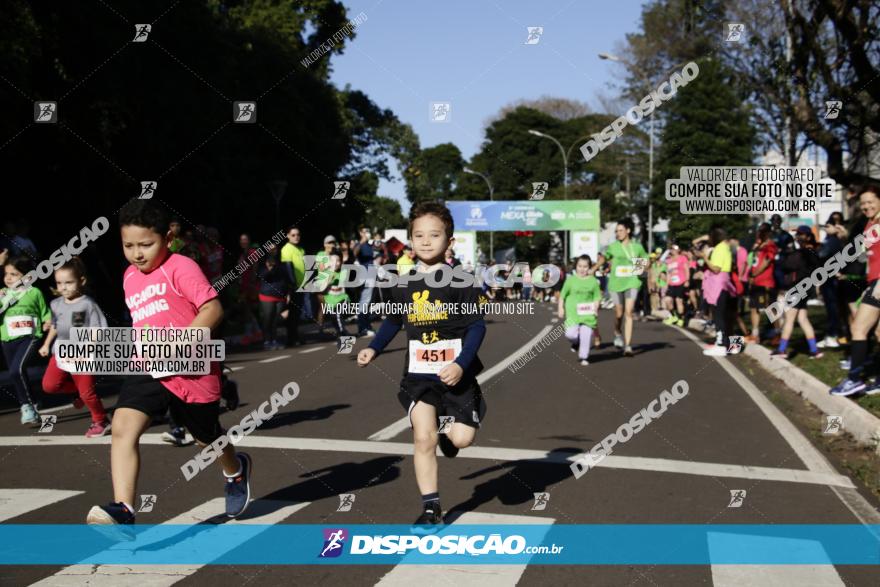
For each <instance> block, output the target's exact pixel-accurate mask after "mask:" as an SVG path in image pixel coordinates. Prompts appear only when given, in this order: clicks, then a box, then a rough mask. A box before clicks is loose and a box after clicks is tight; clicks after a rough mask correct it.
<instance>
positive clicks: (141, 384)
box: [87, 200, 252, 537]
mask: <svg viewBox="0 0 880 587" xmlns="http://www.w3.org/2000/svg"><path fill="white" fill-rule="evenodd" d="M119 224H120V229H121V233H122V247H123V252H124V254H125V258H126V259H127V260H128V261H129V262H130V263H131V266H129V267H128V269H126V271H125V275H124V276H123V281H122V283H123V289H124V290H125V303H126V305H127V306H128V309H129V311H130V312H131V320H132V326H134V327H135V328H167V327H174V328H187V327H190V328H196V327H202V328H205V327H207V328H211V329H213V328H216V327H217V326H218V325H219V324H220V322H221V321H222V320H223V307H222V306H221V305H220V301H219V299H218V298H217V293H216V292H215V291H214V290H213V288H212V287H211V284H210V283H208V280H207V279H206V278H205V275H204V274H203V273H202V271H201V269H199V266H198V265H197V264H196V262H195V261H193V260H192V259H190V258H188V257H184V256H183V255H178V254H176V253H172V252H171V251H170V250H169V249H168V245H169V244H170V243H171V240H172V239H173V234H172V233H171V231H170V230H169V222H168V217H167V215H166V214H165V212H164V210H162V209H160V208H158V207H157V206H155V205H154V204H152V203H150V202H148V201H146V200H135V201H132V202H129V203H128V204H127V205H126V206H124V207H123V208H122V210H121V211H120V213H119ZM166 410H170V412H171V416H172V418H173V419H174V421H175V422H177V423H178V425H182V426H185V427H186V428H187V429H188V430H189V432H190V434H192V435H193V438H195V439H196V441H197V442H198V443H199V444H200V445H202V446H205V445H208V444H211V443H213V442H214V441H215V440H216V439H218V438H220V437H221V436H222V435H223V434H224V430H223V428H222V427H221V426H220V420H219V415H220V366H219V364H218V363H216V362H212V363H211V372H210V373H209V374H208V375H170V376H167V377H162V378H161V379H153V378H152V377H150V376H139V377H133V378H131V380H130V381H129V382H127V383H126V385H125V386H124V387H123V389H122V391H121V392H120V394H119V399H118V400H117V402H116V409H115V411H114V413H113V428H112V431H113V441H112V443H111V447H110V464H111V472H112V477H113V494H114V500H115V501H114V502H112V503H109V504H107V505H105V506H95V507H93V508H92V509H91V511H89V515H88V518H87V522H88V523H89V524H111V525H112V524H133V523H134V509H133V507H132V504H133V503H134V498H135V489H136V485H137V479H138V473H139V470H140V455H139V452H138V444H139V442H140V437H141V435H142V434H143V433H144V432H145V431H146V430H147V428H149V427H150V423H151V422H152V419H153V416H154V415H162V414H164V413H165V411H166ZM218 461H219V462H220V464H221V466H222V467H223V474H224V476H225V477H226V515H227V516H229V517H236V516H238V515H240V514H241V513H242V512H244V510H245V509H246V508H247V506H248V502H249V501H250V476H251V469H252V464H251V459H250V457H249V456H248V455H247V454H245V453H238V454H236V452H235V448H234V447H233V445H232V444H231V443H229V444H227V445H226V446H225V448H224V449H223V452H222V453H221V455H220V456H219V458H218ZM123 534H124V535H125V536H126V537H130V536H131V534H132V533H130V532H124V533H123Z"/></svg>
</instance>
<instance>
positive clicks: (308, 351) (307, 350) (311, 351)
mask: <svg viewBox="0 0 880 587" xmlns="http://www.w3.org/2000/svg"><path fill="white" fill-rule="evenodd" d="M325 348H327V347H325V346H316V347H315V348H311V349H306V350H304V351H300V352H299V354H301V355H307V354H309V353H314V352H315V351H323V350H324V349H325Z"/></svg>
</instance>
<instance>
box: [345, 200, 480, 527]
mask: <svg viewBox="0 0 880 587" xmlns="http://www.w3.org/2000/svg"><path fill="white" fill-rule="evenodd" d="M409 219H410V224H409V228H410V237H411V240H412V243H413V249H414V250H415V252H416V257H417V258H418V260H419V263H418V265H417V266H416V267H415V268H414V269H411V270H410V273H409V275H410V276H411V278H410V281H409V283H408V284H406V285H404V286H401V287H394V288H391V298H392V299H391V301H392V302H393V303H396V304H412V306H410V310H411V311H409V312H407V313H405V314H404V313H400V312H398V313H389V315H388V318H387V319H386V320H385V321H384V322H383V323H382V326H381V328H380V329H379V332H378V333H377V335H376V338H375V339H374V340H373V341H372V342H371V343H370V346H369V347H367V348H365V349H363V350H362V351H361V352H360V353H358V365H359V366H361V367H366V366H367V365H368V364H369V363H370V361H372V360H373V358H375V356H376V355H377V354H378V353H380V352H382V350H383V349H384V348H385V346H386V345H387V344H388V343H389V342H391V340H392V339H393V338H394V336H395V335H396V334H397V332H398V331H399V330H400V328H401V326H404V315H405V316H406V322H405V329H406V336H407V340H408V348H409V352H408V353H407V355H406V359H405V363H404V376H403V381H402V382H401V384H400V393H399V394H398V399H399V400H400V402H401V404H402V405H403V406H404V408H405V409H406V410H407V412H408V413H409V418H410V423H411V424H412V427H413V464H414V466H415V473H416V481H417V483H418V486H419V491H420V492H421V495H422V508H423V513H422V515H421V516H419V518H418V519H417V520H416V524H431V525H434V524H441V523H442V522H443V517H442V509H441V507H440V494H439V492H438V480H437V477H438V475H437V456H436V448H437V444H438V435H439V444H440V450H441V451H442V452H443V454H444V455H446V456H447V457H450V458H451V457H454V456H455V455H456V454H458V451H459V449H461V448H464V447H466V446H470V444H471V443H472V442H473V441H474V437H475V435H476V432H477V428H479V427H480V422H481V421H482V419H483V417H484V415H485V411H486V404H485V402H484V401H483V396H482V392H481V391H480V386H479V384H478V383H477V379H476V376H477V374H478V373H479V372H480V371H481V370H482V369H483V364H482V363H481V362H480V359H479V357H478V356H477V351H478V350H479V348H480V344H481V343H482V342H483V337H484V336H485V335H486V324H485V322H484V321H483V313H482V311H480V312H462V311H459V312H456V311H454V309H453V308H454V307H453V308H450V309H449V311H441V310H440V309H438V308H436V307H435V304H458V306H455V307H458V308H461V304H467V305H468V306H469V307H471V308H476V307H477V306H476V305H477V304H479V303H480V296H479V290H478V289H477V288H474V287H464V288H461V287H452V286H451V285H444V286H439V287H438V286H432V285H429V283H431V282H433V281H435V280H436V279H437V275H431V274H432V273H434V272H436V271H439V270H440V269H441V268H443V267H446V268H448V265H446V264H445V263H444V251H446V249H447V247H448V246H449V245H450V244H451V243H452V242H453V238H452V233H453V230H454V225H453V221H452V215H451V214H450V213H449V210H448V209H447V208H446V207H445V206H443V205H442V204H439V203H437V202H423V203H420V204H417V205H415V206H414V207H413V209H412V211H411V212H410V216H409ZM443 273H447V271H443V272H442V273H441V275H442V274H443ZM444 310H445V308H444ZM438 417H442V424H443V428H442V429H443V430H444V431H445V434H444V433H439V434H438V432H439V431H438ZM450 417H451V418H453V420H451V422H453V423H452V424H451V427H450V428H449V429H448V430H446V427H447V426H449V422H450V420H448V418H450Z"/></svg>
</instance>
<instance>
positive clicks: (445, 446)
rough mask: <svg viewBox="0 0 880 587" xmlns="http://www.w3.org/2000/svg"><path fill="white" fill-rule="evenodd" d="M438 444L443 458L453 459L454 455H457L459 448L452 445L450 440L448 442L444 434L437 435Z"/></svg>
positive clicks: (447, 437)
mask: <svg viewBox="0 0 880 587" xmlns="http://www.w3.org/2000/svg"><path fill="white" fill-rule="evenodd" d="M438 436H439V440H438V444H439V445H440V452H442V453H443V456H445V457H448V458H450V459H451V458H454V457H455V455H457V454H458V451H459V448H458V447H457V446H455V445H454V444H452V440H450V438H449V436H447V435H446V434H439V435H438Z"/></svg>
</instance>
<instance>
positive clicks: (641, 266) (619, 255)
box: [599, 218, 648, 357]
mask: <svg viewBox="0 0 880 587" xmlns="http://www.w3.org/2000/svg"><path fill="white" fill-rule="evenodd" d="M634 229H635V227H634V226H633V221H632V220H630V219H629V218H624V219H622V220H620V222H618V223H617V228H615V231H614V236H615V237H616V238H617V240H616V241H615V242H613V243H611V244H610V245H608V248H607V249H605V253H604V254H600V255H599V265H600V266H602V265H604V264H605V262H606V261H608V262H610V263H611V270H610V271H609V273H608V293H609V294H611V300H612V301H613V302H614V346H615V347H617V348H622V349H623V354H624V356H627V357H631V356H633V351H632V346H631V345H630V343H631V342H632V329H633V310H634V308H635V305H636V299H638V296H639V289H640V288H641V287H642V280H641V275H642V273H643V272H644V270H645V267H646V266H647V260H648V254H647V253H646V252H645V249H644V248H643V247H642V245H641V243H638V242H636V241H633V240H632V239H631V236H632V233H633V230H634ZM621 326H623V329H622V330H623V332H622V333H621Z"/></svg>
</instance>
